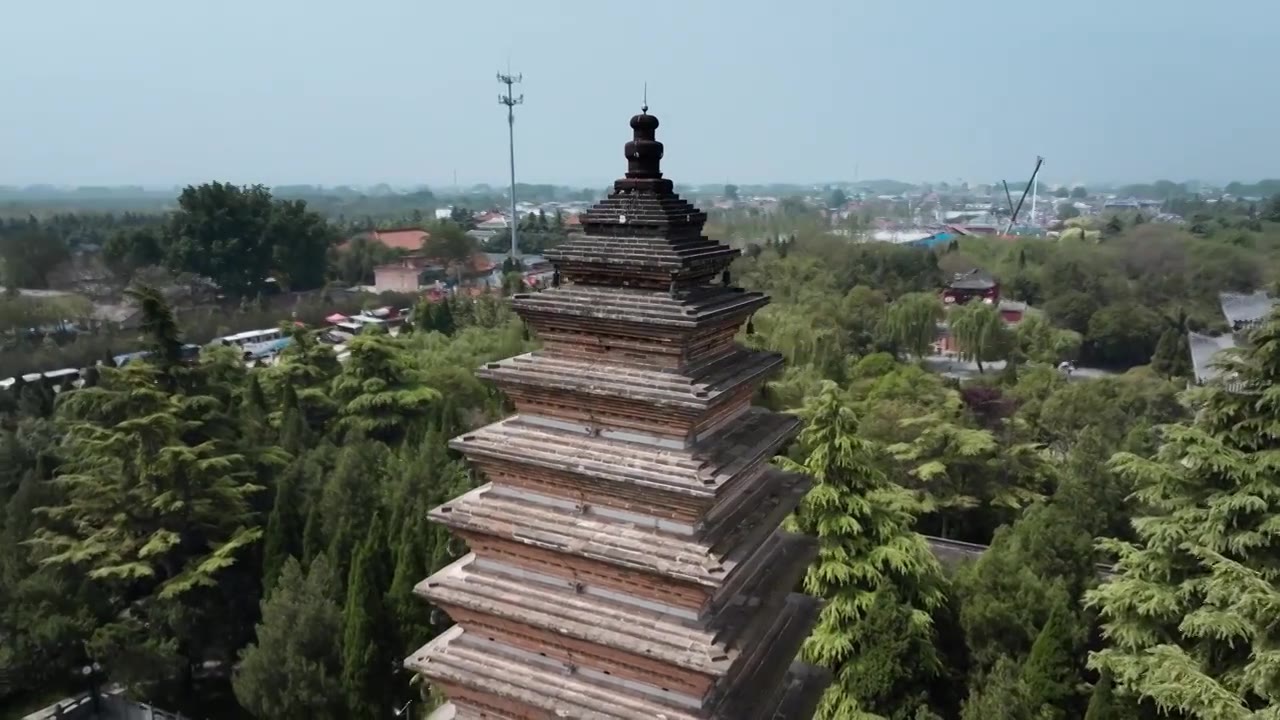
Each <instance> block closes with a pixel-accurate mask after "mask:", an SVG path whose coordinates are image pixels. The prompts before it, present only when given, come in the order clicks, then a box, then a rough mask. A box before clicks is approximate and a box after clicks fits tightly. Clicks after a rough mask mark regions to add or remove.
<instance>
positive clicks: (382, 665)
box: [342, 513, 396, 720]
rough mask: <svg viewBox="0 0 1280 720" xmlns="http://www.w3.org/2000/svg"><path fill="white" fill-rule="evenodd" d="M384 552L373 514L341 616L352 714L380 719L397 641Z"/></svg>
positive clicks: (383, 532)
mask: <svg viewBox="0 0 1280 720" xmlns="http://www.w3.org/2000/svg"><path fill="white" fill-rule="evenodd" d="M388 555H389V552H388V550H387V529H386V526H385V525H384V522H383V520H382V515H381V514H380V513H377V514H375V515H374V517H373V522H372V523H370V525H369V527H368V532H367V533H366V534H365V539H364V542H362V543H361V544H360V550H359V551H358V552H357V554H356V557H355V561H354V562H353V563H352V565H351V573H350V575H349V576H348V580H347V602H346V606H345V608H344V611H343V618H342V625H343V631H342V642H343V656H342V685H343V689H344V690H345V692H346V695H347V709H348V710H349V711H350V713H351V717H354V718H368V719H369V720H375V719H376V720H381V718H385V717H387V715H388V712H389V711H390V702H389V701H390V699H391V694H392V685H391V682H390V680H391V679H392V678H393V677H394V671H395V665H394V663H395V656H394V654H393V653H394V649H395V647H396V642H395V638H394V632H393V625H392V622H391V618H390V615H389V613H388V609H387V603H386V590H387V588H388V587H389V586H390V584H391V569H390V568H389V567H388V566H389V564H390V563H389V558H388Z"/></svg>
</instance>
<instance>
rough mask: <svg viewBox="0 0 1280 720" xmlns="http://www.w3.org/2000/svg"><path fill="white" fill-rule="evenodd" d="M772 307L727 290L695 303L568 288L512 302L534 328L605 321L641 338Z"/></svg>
mask: <svg viewBox="0 0 1280 720" xmlns="http://www.w3.org/2000/svg"><path fill="white" fill-rule="evenodd" d="M768 303H769V298H768V297H767V296H765V295H764V293H759V292H748V291H746V290H741V289H738V288H723V289H722V291H720V292H715V293H708V294H704V295H703V296H701V297H695V298H671V297H662V298H659V299H655V298H654V297H653V295H652V294H651V293H641V292H636V291H631V290H628V289H626V288H594V287H590V286H580V285H564V286H561V287H558V288H548V289H546V290H542V291H540V292H534V293H518V294H516V295H513V296H512V297H511V306H512V309H514V310H515V311H516V313H517V314H519V315H520V316H521V317H524V318H525V319H526V320H528V321H529V322H531V323H536V322H537V321H539V320H543V321H550V320H552V319H555V318H558V317H563V318H566V319H572V320H573V321H574V322H575V323H576V326H577V327H584V326H586V323H583V322H582V321H583V320H586V321H596V320H604V321H609V322H611V323H615V324H617V326H618V327H626V328H628V329H630V330H631V331H632V332H633V333H637V334H638V335H642V336H650V335H653V334H655V333H659V332H662V331H663V330H664V329H665V328H671V329H672V330H690V329H696V328H699V327H705V326H707V325H718V324H720V323H723V322H726V321H733V320H738V319H741V318H745V317H746V316H747V315H749V314H751V313H753V312H755V311H756V310H758V309H760V308H761V307H764V306H765V305H767V304H768ZM673 337H676V336H673Z"/></svg>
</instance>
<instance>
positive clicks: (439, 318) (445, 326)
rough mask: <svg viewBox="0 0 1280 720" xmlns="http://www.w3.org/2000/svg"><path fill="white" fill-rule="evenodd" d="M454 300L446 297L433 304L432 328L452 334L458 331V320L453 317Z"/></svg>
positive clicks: (445, 333)
mask: <svg viewBox="0 0 1280 720" xmlns="http://www.w3.org/2000/svg"><path fill="white" fill-rule="evenodd" d="M453 302H454V301H453V300H451V299H448V298H445V299H443V300H440V301H439V302H435V303H432V305H431V329H432V330H435V331H436V332H438V333H442V334H444V335H452V334H453V333H454V332H456V331H457V329H458V326H457V322H456V321H455V320H454V317H453Z"/></svg>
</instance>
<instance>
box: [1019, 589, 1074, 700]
mask: <svg viewBox="0 0 1280 720" xmlns="http://www.w3.org/2000/svg"><path fill="white" fill-rule="evenodd" d="M1083 640H1084V637H1083V633H1082V632H1080V629H1079V624H1078V623H1077V621H1076V619H1075V617H1074V616H1073V613H1072V611H1071V609H1070V608H1069V607H1068V606H1067V604H1066V602H1065V598H1060V600H1059V602H1058V604H1057V605H1055V606H1054V608H1053V611H1052V612H1051V613H1050V614H1049V620H1048V622H1046V623H1045V625H1044V627H1043V628H1041V630H1040V634H1039V635H1037V636H1036V641H1035V644H1034V645H1032V646H1031V655H1030V656H1029V657H1028V658H1027V662H1026V664H1025V665H1023V667H1022V682H1023V684H1024V685H1026V688H1027V694H1028V696H1029V700H1030V704H1031V706H1032V707H1033V708H1035V710H1034V713H1033V714H1034V716H1037V717H1041V718H1074V717H1079V715H1080V711H1079V706H1080V694H1079V690H1078V687H1079V686H1080V685H1081V681H1082V678H1081V676H1080V667H1079V658H1080V649H1081V646H1082V645H1083Z"/></svg>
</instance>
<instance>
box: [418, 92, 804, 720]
mask: <svg viewBox="0 0 1280 720" xmlns="http://www.w3.org/2000/svg"><path fill="white" fill-rule="evenodd" d="M631 127H632V129H633V130H634V138H633V140H632V141H631V142H629V143H627V145H626V155H627V161H628V170H627V173H626V176H625V177H624V178H623V179H621V180H618V181H617V182H616V183H614V189H613V192H612V193H611V194H610V195H609V197H608V198H606V199H605V200H603V201H601V202H600V203H599V204H597V205H596V206H595V207H594V208H592V209H591V210H590V211H589V212H587V213H586V214H584V215H583V216H582V229H583V232H582V233H581V234H580V235H576V236H575V237H574V238H573V239H572V240H570V241H568V242H566V243H565V244H563V245H561V246H559V247H557V248H555V249H553V250H550V251H548V252H547V253H546V257H547V259H548V260H550V261H551V262H552V263H553V264H554V265H555V267H556V276H555V280H554V282H553V287H551V288H548V289H546V290H544V291H541V292H537V293H528V294H522V295H516V296H514V298H513V301H512V302H513V306H514V308H515V310H516V312H517V313H519V314H520V315H521V317H522V318H524V320H525V321H526V322H527V323H528V324H529V325H530V326H531V327H532V328H533V329H534V330H535V331H536V332H537V334H538V335H539V337H540V338H541V339H542V341H543V348H542V349H541V350H539V351H536V352H532V353H528V354H525V355H520V356H517V357H513V358H508V359H507V360H503V361H500V362H494V363H489V364H487V365H486V366H485V367H483V368H481V369H480V370H479V371H478V374H479V375H480V376H481V377H484V378H487V379H490V380H492V381H494V382H495V383H497V384H498V385H499V386H500V387H501V388H502V389H503V390H504V391H505V392H506V393H507V395H508V397H510V398H511V400H512V401H513V402H514V403H515V406H516V409H517V412H518V414H517V415H515V416H513V417H510V418H507V419H506V420H502V421H500V422H497V423H494V424H492V425H489V426H487V427H483V428H480V429H478V430H475V431H472V432H469V433H467V434H465V435H462V436H461V437H458V438H455V439H454V440H453V441H452V443H451V446H452V447H453V448H455V449H456V450H458V451H460V452H461V453H463V454H464V455H466V456H467V458H468V459H469V460H470V461H471V462H472V463H473V464H474V465H475V466H476V467H477V469H479V470H481V471H482V472H483V473H484V474H485V476H486V477H487V479H488V481H489V482H488V483H487V484H486V485H483V486H482V487H479V488H477V489H475V490H472V491H470V492H468V493H466V494H464V495H462V496H461V497H458V498H455V499H454V500H451V501H449V502H447V503H445V504H444V505H442V506H440V507H438V508H436V509H435V510H433V511H431V518H432V520H434V521H435V522H438V523H440V524H442V525H444V526H446V527H448V528H449V529H450V531H451V532H452V533H453V534H454V535H455V536H457V537H459V538H461V539H462V540H464V541H465V542H466V543H467V545H468V546H469V548H470V550H471V552H470V554H468V555H467V556H466V557H463V558H462V559H460V560H458V561H457V562H455V563H453V564H452V565H450V566H448V567H446V568H444V569H443V570H441V571H440V572H438V573H436V574H434V575H432V576H431V577H429V578H427V579H426V580H424V581H422V583H420V584H419V585H418V587H417V592H418V593H419V594H420V595H422V596H423V597H425V598H426V599H427V600H429V601H431V602H432V603H434V604H435V605H436V606H438V607H440V608H441V609H443V610H444V611H445V612H447V613H448V614H449V616H450V617H451V618H452V619H453V620H454V621H455V622H456V623H457V624H456V625H455V626H454V627H453V628H452V629H451V630H449V631H448V632H446V633H444V634H443V635H441V636H439V637H437V638H436V639H435V640H433V641H431V642H430V643H428V644H427V645H426V646H424V647H423V648H421V649H420V650H418V651H417V652H416V653H414V654H413V656H412V657H410V658H408V659H407V660H406V661H405V662H406V665H407V666H408V667H409V668H411V669H413V670H415V671H417V672H419V673H421V674H422V675H423V676H425V678H426V679H427V680H428V682H430V683H431V684H432V685H433V686H435V687H437V688H438V689H440V690H442V691H443V692H444V693H445V694H446V695H447V696H448V697H449V699H450V703H449V704H448V705H446V706H445V707H444V708H442V709H441V710H440V711H439V712H438V714H437V717H438V718H440V719H442V720H443V719H445V718H457V719H459V720H467V719H473V718H500V719H503V720H517V719H518V720H526V719H529V720H532V719H537V720H541V719H543V718H552V717H556V718H560V717H564V718H595V719H599V720H632V719H635V720H640V719H641V718H644V719H645V720H648V719H650V718H667V719H668V720H709V719H712V718H716V719H720V720H755V719H759V720H765V719H766V718H770V719H772V718H809V717H811V716H812V714H813V710H814V707H815V706H816V704H817V702H818V699H819V696H820V694H821V692H822V689H823V688H824V687H825V685H826V682H827V676H826V674H825V672H824V671H822V670H820V669H818V668H815V667H812V666H809V665H805V664H803V663H797V662H794V658H795V656H796V654H797V652H798V650H799V647H800V645H801V643H803V641H804V639H805V638H806V637H807V636H808V633H809V629H810V628H811V626H812V624H813V622H814V621H815V620H816V617H817V613H818V610H819V603H818V601H816V600H815V599H813V598H809V597H807V596H804V595H801V594H798V593H794V592H792V590H793V589H794V588H796V587H797V585H798V583H799V581H800V579H801V577H802V576H803V574H804V571H805V569H806V568H807V567H808V564H809V563H810V562H811V561H812V559H813V557H814V556H815V554H816V552H817V545H816V543H815V541H814V540H813V539H812V538H808V537H804V536H801V535H796V534H792V533H787V532H783V531H782V530H780V525H781V523H782V521H783V519H784V518H785V517H786V516H787V515H788V514H790V513H791V512H792V511H793V510H794V509H795V507H796V505H797V504H799V502H800V500H801V498H802V497H803V496H804V493H805V492H806V491H807V489H808V487H809V479H808V478H807V477H805V476H803V475H797V474H793V473H788V472H783V471H781V470H779V469H777V468H775V467H773V466H771V465H770V464H769V462H768V461H769V459H770V458H772V457H773V456H774V455H775V454H777V453H778V452H779V451H780V450H781V449H782V448H783V447H784V446H785V445H786V444H787V443H788V442H789V441H790V440H791V438H792V437H793V436H794V434H795V432H796V431H797V428H798V424H799V423H798V421H797V420H796V419H795V418H794V417H792V416H789V415H785V414H782V413H774V412H770V411H767V410H765V409H762V408H756V407H752V406H751V404H750V403H751V397H752V395H753V394H754V392H755V391H756V390H757V389H758V388H759V387H760V385H761V384H762V383H763V382H764V381H765V380H766V379H767V378H768V377H769V376H770V375H771V374H772V373H774V372H776V371H777V370H778V369H779V367H780V366H781V363H782V358H781V357H780V356H778V355H777V354H775V353H767V352H756V351H749V350H745V349H743V348H741V347H739V346H737V345H736V344H734V342H733V338H734V335H735V334H736V333H737V332H738V329H739V328H740V327H741V326H742V325H743V324H744V323H745V322H746V321H747V319H748V318H749V317H750V315H751V314H752V313H754V312H755V311H756V310H757V309H759V308H760V307H762V306H764V305H765V304H766V303H767V302H768V298H767V297H766V296H764V295H762V294H760V293H753V292H746V291H744V290H742V289H740V288H736V287H733V285H732V284H731V282H730V277H729V273H728V266H729V264H730V263H731V262H732V261H733V259H734V257H735V256H736V255H737V251H736V250H734V249H732V248H729V247H727V246H724V245H722V244H720V243H717V242H714V241H712V240H709V239H707V238H706V237H705V236H704V235H703V234H702V228H703V224H704V222H705V221H706V215H705V214H704V213H702V212H701V211H699V210H698V209H697V208H695V207H693V206H692V205H690V204H689V203H687V202H685V201H684V200H682V199H681V198H680V197H679V196H678V195H676V194H675V192H674V191H673V188H672V184H671V181H669V180H666V179H664V178H663V177H662V173H661V172H660V169H659V163H660V160H661V158H662V154H663V148H662V143H660V142H658V141H657V140H656V139H655V137H654V131H655V130H656V129H657V127H658V120H657V118H655V117H653V116H652V115H649V114H648V113H647V111H646V112H642V113H641V114H640V115H637V116H635V117H633V118H632V119H631Z"/></svg>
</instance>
